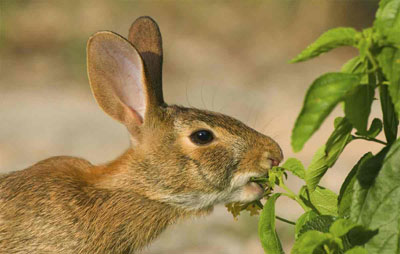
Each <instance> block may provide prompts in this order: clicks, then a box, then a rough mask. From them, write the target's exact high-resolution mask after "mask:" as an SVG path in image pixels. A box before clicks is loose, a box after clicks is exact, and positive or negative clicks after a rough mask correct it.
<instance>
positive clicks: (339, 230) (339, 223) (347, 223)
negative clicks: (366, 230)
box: [329, 219, 358, 237]
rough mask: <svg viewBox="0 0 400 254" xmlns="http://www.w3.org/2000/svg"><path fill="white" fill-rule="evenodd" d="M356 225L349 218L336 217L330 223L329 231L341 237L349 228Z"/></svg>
mask: <svg viewBox="0 0 400 254" xmlns="http://www.w3.org/2000/svg"><path fill="white" fill-rule="evenodd" d="M357 226H358V225H357V224H356V223H354V222H352V221H351V220H349V219H338V220H336V221H334V222H333V223H332V225H331V226H330V228H329V232H330V233H332V234H333V235H334V236H337V237H341V236H344V235H346V234H347V233H348V232H349V231H350V230H352V229H353V228H355V227H357Z"/></svg>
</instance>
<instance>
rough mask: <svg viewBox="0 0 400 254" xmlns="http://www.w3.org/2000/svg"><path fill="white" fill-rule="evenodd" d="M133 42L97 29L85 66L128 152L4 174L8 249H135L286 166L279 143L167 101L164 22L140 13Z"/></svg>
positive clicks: (68, 253)
mask: <svg viewBox="0 0 400 254" xmlns="http://www.w3.org/2000/svg"><path fill="white" fill-rule="evenodd" d="M128 38H129V40H127V39H124V38H123V37H122V36H120V35H118V34H116V33H113V32H109V31H102V32H97V33H95V34H94V35H92V36H91V37H90V38H89V40H88V43H87V71H88V77H89V83H90V86H91V89H92V92H93V94H94V97H95V99H96V101H97V103H98V104H99V105H100V107H101V108H102V109H103V110H104V111H105V112H106V113H107V114H108V115H110V116H111V117H112V118H114V119H115V120H117V121H119V122H120V123H122V124H124V125H125V126H126V128H127V130H128V132H129V134H130V139H131V140H130V141H131V145H130V148H129V149H128V150H126V151H125V152H124V153H123V154H122V155H121V156H119V157H118V158H116V159H115V160H113V161H111V162H109V163H106V164H103V165H93V164H91V163H90V162H89V161H87V160H85V159H82V158H75V157H68V156H58V157H52V158H49V159H46V160H43V161H40V162H38V163H36V164H34V165H33V166H31V167H29V168H27V169H24V170H21V171H16V172H12V173H8V174H5V175H2V176H0V253H1V254H17V253H18V254H22V253H30V254H39V253H40V254H43V253H63V254H77V253H78V254H88V253H91V254H92V253H96V254H101V253H104V254H105V253H107V254H108V253H113V254H119V253H121V254H122V253H124V254H126V253H135V252H137V251H139V250H140V249H142V248H143V247H145V246H147V245H148V244H149V243H150V242H151V241H152V240H153V239H155V238H156V237H157V236H158V235H159V234H160V233H161V232H162V231H163V230H164V229H165V228H166V227H168V226H169V225H171V224H174V223H176V222H178V221H181V220H182V219H185V218H189V217H195V216H204V215H208V214H210V213H211V211H212V210H213V207H214V206H215V205H217V204H225V203H230V202H250V201H253V200H256V199H259V198H261V197H262V195H263V189H262V188H261V186H259V185H258V184H256V183H254V182H251V181H250V178H251V177H257V176H265V175H266V174H267V172H268V170H269V169H270V168H271V167H272V166H276V165H278V164H279V162H280V161H281V160H282V158H283V154H282V151H281V148H280V147H279V145H278V144H277V143H276V142H275V141H274V140H273V139H271V138H270V137H267V136H265V135H263V134H261V133H259V132H257V131H255V130H253V129H251V128H250V127H248V126H246V125H245V124H243V123H242V122H240V121H238V120H236V119H234V118H232V117H229V116H226V115H223V114H220V113H215V112H211V111H206V110H199V109H195V108H187V107H182V106H177V105H168V104H166V103H165V102H164V99H163V93H162V86H161V85H162V77H161V74H162V59H163V50H162V40H161V34H160V30H159V28H158V25H157V23H156V22H155V21H154V20H153V19H152V18H150V17H140V18H138V19H137V20H136V21H135V22H134V23H133V24H132V26H131V28H130V31H129V37H128Z"/></svg>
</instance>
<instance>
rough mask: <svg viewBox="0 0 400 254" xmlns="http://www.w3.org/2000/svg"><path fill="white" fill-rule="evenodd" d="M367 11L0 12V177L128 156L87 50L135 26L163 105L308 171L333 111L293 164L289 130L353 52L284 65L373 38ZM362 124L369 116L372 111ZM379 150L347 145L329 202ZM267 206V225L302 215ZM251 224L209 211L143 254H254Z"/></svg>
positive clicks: (75, 4)
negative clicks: (275, 151)
mask: <svg viewBox="0 0 400 254" xmlns="http://www.w3.org/2000/svg"><path fill="white" fill-rule="evenodd" d="M377 5H378V1H376V0H374V1H372V0H371V1H369V0H359V1H351V0H348V1H344V0H343V1H341V0H337V1H333V0H330V1H328V0H269V1H256V0H255V1H183V0H181V1H121V0H116V1H111V0H109V1H104V0H93V1H92V0H85V1H74V0H68V1H67V0H65V1H62V0H58V1H51V0H40V1H39V0H36V1H33V0H32V1H22V0H0V172H8V171H14V170H19V169H23V168H25V167H28V166H30V165H32V164H33V163H35V162H37V161H39V160H42V159H45V158H47V157H50V156H55V155H73V156H79V157H84V158H86V159H88V160H90V161H91V162H93V163H104V162H107V161H109V160H112V159H113V158H115V157H116V156H117V155H119V154H121V153H122V152H123V151H124V149H126V148H127V147H128V145H129V144H128V134H127V132H126V130H125V129H124V127H123V126H122V125H120V124H118V123H117V122H115V121H113V120H111V118H109V117H108V116H106V115H105V114H104V113H103V112H102V111H101V110H100V108H99V107H98V106H97V105H96V103H95V101H94V99H93V97H92V95H91V93H90V88H89V85H88V81H87V76H86V63H85V61H86V53H85V47H86V41H87V39H88V37H89V36H90V35H91V34H93V33H95V32H96V31H99V30H112V31H115V32H117V33H120V34H121V35H124V36H127V32H128V29H129V27H130V24H131V23H132V21H133V20H134V19H136V18H137V17H139V16H142V15H150V16H152V17H153V18H154V19H155V20H156V21H157V22H158V23H159V25H160V27H161V31H162V34H163V42H164V54H165V55H164V77H163V79H164V95H165V100H166V101H167V102H169V103H174V104H181V105H184V106H193V107H198V108H204V109H209V110H214V111H219V112H222V113H225V114H229V115H231V116H234V117H236V118H238V119H240V120H241V121H243V122H245V123H246V124H248V125H250V126H251V127H253V128H255V129H256V130H258V131H260V132H262V133H264V134H266V135H269V136H271V137H273V138H274V139H275V140H276V141H278V143H279V144H280V145H281V146H282V149H283V151H284V153H285V157H286V158H288V157H292V156H296V157H297V158H299V159H301V160H302V161H303V162H304V164H305V165H308V163H309V162H310V160H311V157H312V155H313V153H314V152H315V150H316V149H317V148H318V147H319V146H321V145H322V144H323V143H324V142H325V141H326V139H327V137H328V136H329V134H330V132H331V131H332V129H333V126H332V125H333V123H332V119H333V118H334V117H335V116H339V115H342V114H343V113H342V110H341V108H340V107H338V109H336V110H335V111H334V112H333V114H331V116H330V117H329V119H328V120H327V122H326V123H325V124H324V125H323V126H322V127H321V129H320V131H319V132H318V133H317V134H316V135H314V136H313V138H312V139H311V140H310V141H309V142H308V143H307V145H306V146H305V148H304V150H303V151H302V152H300V153H298V154H296V155H294V154H293V153H292V150H291V147H290V135H291V129H292V127H293V124H294V121H295V119H296V116H297V114H298V113H299V111H300V108H301V105H302V102H303V97H304V95H305V92H306V89H307V87H308V86H309V85H310V84H311V82H312V81H313V80H314V79H315V78H317V77H318V76H319V75H321V74H322V73H324V72H329V71H338V70H340V67H341V65H342V64H343V63H344V62H345V61H346V60H347V59H349V58H351V57H352V56H354V55H355V54H356V53H357V52H356V51H355V50H354V49H351V48H343V49H338V50H335V51H333V52H331V53H329V54H328V55H323V56H321V57H319V58H317V59H314V60H312V61H309V62H306V63H300V64H288V60H290V59H291V58H292V57H294V56H295V55H296V54H297V53H299V52H300V51H301V50H302V49H304V48H305V47H306V46H307V45H308V44H309V43H311V42H312V41H314V40H315V39H316V38H317V37H318V36H319V35H320V34H321V33H322V32H324V31H326V30H327V29H329V28H333V27H337V26H352V27H355V28H357V29H362V28H365V27H368V26H371V24H372V20H373V18H374V13H375V11H376V9H377ZM375 104H378V103H375ZM372 115H379V107H378V105H374V108H373V112H372ZM371 119H372V118H371ZM377 149H379V147H377V146H376V145H374V144H371V143H366V142H365V141H357V142H353V143H352V144H351V145H350V146H349V147H347V148H346V150H345V153H344V155H343V156H342V157H341V158H340V160H339V161H338V162H337V163H336V165H335V166H334V168H333V169H331V170H330V171H329V172H328V174H327V175H326V176H325V177H324V178H323V182H322V184H323V185H324V186H326V187H328V188H331V189H333V190H334V191H336V192H338V191H339V186H340V185H341V183H342V182H343V180H344V178H345V176H346V174H347V173H348V171H349V170H350V168H351V167H352V165H353V164H355V162H356V161H357V159H358V158H359V157H360V156H361V155H362V154H364V153H365V152H367V151H368V150H371V151H377ZM288 185H289V186H290V187H291V188H292V189H294V190H298V189H299V188H300V186H301V185H302V183H301V182H300V181H298V180H296V179H295V178H294V177H293V176H289V179H288ZM277 206H278V208H277V214H278V215H280V216H281V217H285V218H288V219H290V220H296V219H297V214H299V212H300V211H301V209H300V208H299V207H298V206H297V204H295V203H293V202H291V201H290V200H287V199H285V198H283V197H282V198H281V199H280V200H279V201H278V203H277ZM257 221H258V217H250V216H248V215H247V214H243V215H242V216H240V218H239V220H238V221H234V220H233V219H232V216H231V214H229V213H228V212H227V211H226V208H225V207H223V206H220V207H216V209H215V211H214V213H213V214H212V215H211V216H209V217H206V218H199V219H195V220H189V221H183V222H181V223H179V224H177V225H175V226H172V227H170V228H169V229H168V230H167V231H166V232H165V233H164V234H162V235H161V237H159V238H158V239H157V240H156V241H155V242H154V243H153V244H151V245H150V247H148V248H146V249H145V250H143V252H142V253H144V254H153V253H220V254H224V253H227V254H228V253H229V254H236V253H237V254H244V253H254V254H257V253H259V254H261V253H263V250H262V248H261V246H260V244H259V241H258V237H257ZM277 227H278V228H277V231H278V233H279V235H280V237H281V240H282V241H283V245H284V248H285V250H286V251H287V252H289V250H290V248H291V246H292V243H293V239H292V237H293V230H294V228H293V226H291V225H288V224H283V223H280V222H278V223H277Z"/></svg>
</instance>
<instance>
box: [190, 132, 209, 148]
mask: <svg viewBox="0 0 400 254" xmlns="http://www.w3.org/2000/svg"><path fill="white" fill-rule="evenodd" d="M190 139H191V140H192V142H193V143H195V144H197V145H205V144H208V143H210V142H211V141H213V139H214V135H213V133H212V132H211V131H208V130H199V131H195V132H193V133H192V135H190Z"/></svg>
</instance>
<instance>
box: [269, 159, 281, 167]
mask: <svg viewBox="0 0 400 254" xmlns="http://www.w3.org/2000/svg"><path fill="white" fill-rule="evenodd" d="M269 159H270V160H271V165H272V166H273V167H275V166H278V165H279V163H280V161H279V160H277V159H273V158H269Z"/></svg>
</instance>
